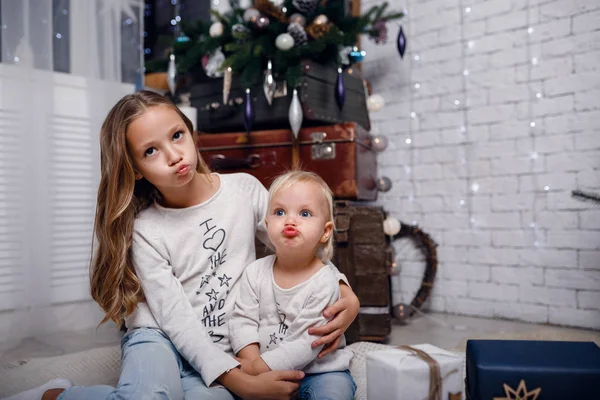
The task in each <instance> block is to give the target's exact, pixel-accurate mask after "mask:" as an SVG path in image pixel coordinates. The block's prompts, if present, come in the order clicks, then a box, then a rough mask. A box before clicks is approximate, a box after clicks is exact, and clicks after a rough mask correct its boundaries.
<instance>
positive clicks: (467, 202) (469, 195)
mask: <svg viewBox="0 0 600 400" xmlns="http://www.w3.org/2000/svg"><path fill="white" fill-rule="evenodd" d="M459 7H460V8H461V9H462V8H463V7H464V5H463V0H460V3H459ZM464 10H465V13H464V14H462V13H461V14H460V42H461V44H462V46H460V49H461V57H460V61H461V70H462V75H463V79H462V88H461V89H462V93H463V95H464V96H465V97H464V99H463V100H464V101H463V102H462V103H463V104H462V105H461V101H460V100H459V99H455V100H454V105H455V106H456V107H459V108H460V109H461V116H462V123H461V125H460V132H461V136H462V141H461V147H460V149H461V152H462V155H461V165H463V166H464V169H465V189H464V191H465V196H466V197H465V198H464V199H461V200H460V202H459V204H460V206H461V207H464V208H466V213H467V218H468V220H469V224H470V225H469V226H470V227H471V228H473V227H474V226H475V225H476V220H475V217H474V216H473V194H475V193H477V192H478V191H479V184H478V183H477V182H472V176H471V166H470V164H469V159H470V158H471V156H470V152H471V151H472V146H471V141H470V138H469V129H468V127H469V114H468V113H467V100H466V96H467V90H468V87H467V81H468V76H469V70H468V69H467V65H466V59H467V51H468V49H471V48H473V46H474V43H473V41H468V42H466V34H465V14H468V13H470V12H471V7H466V8H464ZM465 42H466V44H467V45H466V46H465V45H464V44H465Z"/></svg>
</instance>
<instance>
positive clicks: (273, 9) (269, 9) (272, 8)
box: [254, 0, 286, 22]
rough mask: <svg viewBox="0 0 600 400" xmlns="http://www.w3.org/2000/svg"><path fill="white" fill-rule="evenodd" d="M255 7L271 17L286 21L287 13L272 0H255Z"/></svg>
mask: <svg viewBox="0 0 600 400" xmlns="http://www.w3.org/2000/svg"><path fill="white" fill-rule="evenodd" d="M254 8H256V9H257V10H258V11H260V12H261V13H263V14H266V15H268V16H269V17H273V18H275V19H278V20H279V21H281V22H286V16H285V13H284V12H283V11H282V10H281V8H279V7H277V6H276V5H275V4H273V3H271V1H270V0H255V1H254Z"/></svg>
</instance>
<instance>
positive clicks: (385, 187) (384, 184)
mask: <svg viewBox="0 0 600 400" xmlns="http://www.w3.org/2000/svg"><path fill="white" fill-rule="evenodd" d="M375 186H377V190H379V191H380V192H388V191H389V190H390V189H391V188H392V181H391V180H390V178H388V177H387V176H382V177H379V178H377V180H376V181H375Z"/></svg>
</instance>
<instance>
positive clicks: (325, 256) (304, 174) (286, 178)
mask: <svg viewBox="0 0 600 400" xmlns="http://www.w3.org/2000/svg"><path fill="white" fill-rule="evenodd" d="M298 182H311V183H316V184H317V185H318V186H319V187H320V188H321V193H322V194H323V197H324V199H325V201H326V202H327V208H328V210H329V221H331V223H332V224H333V228H332V232H331V235H330V236H329V238H328V239H327V242H325V243H323V244H321V246H320V248H319V250H318V251H317V256H318V257H319V258H320V259H321V261H323V262H324V263H327V262H329V261H331V259H332V258H333V232H335V219H334V217H333V193H332V192H331V189H330V188H329V186H328V185H327V183H325V181H324V180H323V178H321V177H320V176H319V175H317V174H315V173H314V172H309V171H302V170H293V171H289V172H286V173H284V174H282V175H279V176H278V177H277V178H275V180H274V181H273V183H272V184H271V187H270V188H269V209H270V207H271V201H272V200H273V197H275V195H276V194H277V193H278V192H279V191H280V190H281V189H286V188H289V187H291V186H292V185H293V184H295V183H298Z"/></svg>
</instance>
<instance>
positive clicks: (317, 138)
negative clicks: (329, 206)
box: [198, 123, 377, 200]
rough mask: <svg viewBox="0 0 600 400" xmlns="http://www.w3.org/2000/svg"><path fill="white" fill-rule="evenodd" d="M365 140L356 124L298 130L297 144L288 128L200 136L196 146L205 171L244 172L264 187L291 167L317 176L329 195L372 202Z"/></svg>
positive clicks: (372, 165) (372, 162)
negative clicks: (323, 182)
mask: <svg viewBox="0 0 600 400" xmlns="http://www.w3.org/2000/svg"><path fill="white" fill-rule="evenodd" d="M370 138H371V136H370V135H369V134H368V133H367V131H366V130H364V129H363V128H361V127H360V126H359V125H357V124H356V123H346V124H338V125H327V126H319V127H314V128H302V129H301V130H300V133H299V135H298V140H296V141H294V140H293V135H292V132H291V131H290V130H288V129H278V130H269V131H254V132H252V133H251V134H250V135H247V134H246V133H245V132H238V133H222V134H218V135H212V134H204V133H200V134H199V135H198V148H199V149H200V153H201V154H202V157H203V158H204V160H205V161H206V163H207V164H208V165H209V166H210V168H211V169H212V170H214V171H219V172H222V173H227V172H247V173H249V174H251V175H254V176H255V177H257V178H258V179H259V180H260V181H261V182H262V183H263V185H265V187H267V188H268V187H269V186H270V185H271V182H272V181H273V179H274V178H275V177H276V176H277V175H279V174H280V173H282V172H284V171H286V170H289V169H291V168H293V167H300V168H302V169H304V170H308V171H313V172H316V173H317V174H319V175H320V176H321V177H322V178H323V179H324V180H325V182H327V184H328V185H329V187H330V188H331V190H332V191H333V194H334V196H336V197H338V198H342V199H351V200H375V199H376V198H377V188H376V186H375V179H376V177H377V160H376V156H375V153H374V152H373V150H371V148H370V144H369V141H370Z"/></svg>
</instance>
